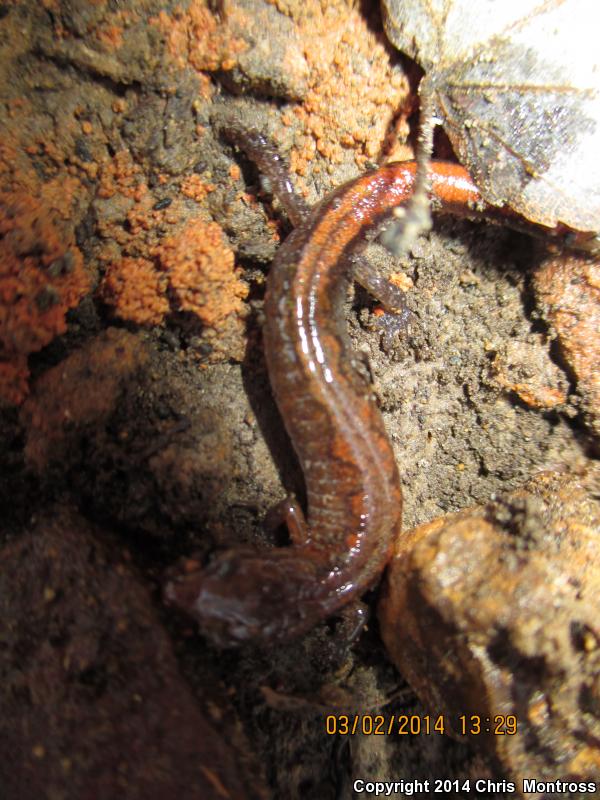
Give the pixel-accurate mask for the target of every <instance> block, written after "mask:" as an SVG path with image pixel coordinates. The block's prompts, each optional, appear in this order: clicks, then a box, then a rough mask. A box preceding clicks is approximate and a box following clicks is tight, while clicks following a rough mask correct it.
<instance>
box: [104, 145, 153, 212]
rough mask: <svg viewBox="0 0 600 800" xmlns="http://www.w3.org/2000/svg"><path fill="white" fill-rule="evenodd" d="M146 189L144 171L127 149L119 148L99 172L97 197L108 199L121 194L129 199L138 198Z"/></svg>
mask: <svg viewBox="0 0 600 800" xmlns="http://www.w3.org/2000/svg"><path fill="white" fill-rule="evenodd" d="M147 191H148V187H147V185H146V181H145V178H144V173H143V170H142V168H141V167H139V166H138V165H137V164H136V163H135V162H134V161H133V159H132V157H131V153H130V152H129V150H120V151H119V152H118V153H115V155H114V157H113V159H112V160H111V161H108V162H107V163H106V164H105V165H104V166H103V168H102V171H101V173H100V183H99V186H98V197H101V198H103V199H108V198H110V197H113V196H114V195H115V194H122V195H123V196H124V197H129V198H130V199H131V200H138V201H139V200H140V199H141V198H142V196H143V195H144V194H146V192H147Z"/></svg>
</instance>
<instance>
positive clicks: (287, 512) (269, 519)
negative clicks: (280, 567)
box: [264, 495, 310, 547]
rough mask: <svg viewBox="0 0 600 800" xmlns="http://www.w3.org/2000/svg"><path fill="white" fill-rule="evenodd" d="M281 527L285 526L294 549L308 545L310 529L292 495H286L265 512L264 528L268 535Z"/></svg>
mask: <svg viewBox="0 0 600 800" xmlns="http://www.w3.org/2000/svg"><path fill="white" fill-rule="evenodd" d="M281 525H285V526H286V528H287V530H288V533H289V535H290V539H291V540H292V544H294V545H296V547H302V546H304V545H307V544H309V542H310V528H309V527H308V523H307V521H306V517H305V516H304V511H302V507H301V506H300V503H299V502H298V500H297V499H296V498H295V497H294V495H288V496H287V497H286V498H285V499H284V500H281V501H280V502H279V503H276V504H275V505H274V506H273V507H272V508H271V509H269V511H268V512H267V515H266V517H265V521H264V527H265V529H266V531H267V532H268V533H273V532H274V531H275V530H276V529H277V528H279V527H280V526H281Z"/></svg>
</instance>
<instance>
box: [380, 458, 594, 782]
mask: <svg viewBox="0 0 600 800" xmlns="http://www.w3.org/2000/svg"><path fill="white" fill-rule="evenodd" d="M599 488H600V467H598V466H597V465H596V466H587V467H585V468H580V469H578V470H573V471H571V472H566V471H565V472H545V473H540V474H538V475H537V476H536V477H535V478H533V479H532V480H531V481H530V482H529V483H528V484H527V485H526V487H525V488H524V489H522V490H519V491H516V492H513V493H511V494H509V495H506V496H505V497H504V498H502V499H497V500H495V501H494V502H490V503H489V504H488V505H486V506H481V507H476V508H472V509H467V510H465V511H463V512H460V513H458V514H453V515H449V516H447V517H442V518H440V519H436V520H434V521H433V522H430V523H427V524H424V525H420V526H419V527H417V528H415V529H413V530H412V531H411V532H409V533H408V534H405V535H404V536H403V537H401V538H400V539H399V541H398V545H397V550H396V554H395V557H394V560H393V562H392V564H391V567H390V569H389V572H388V576H387V582H386V585H385V589H384V592H383V596H382V599H381V602H380V606H379V618H380V623H381V631H382V636H383V639H384V642H385V644H386V646H387V649H388V651H389V654H390V656H391V658H392V660H393V661H394V663H395V664H396V666H397V667H398V669H399V670H400V671H401V672H402V673H403V675H404V676H405V677H406V678H407V680H408V681H409V683H411V685H412V686H413V688H414V689H415V691H416V692H417V694H418V695H419V696H420V698H421V699H422V700H423V701H424V702H425V704H426V705H427V706H428V707H429V708H430V709H431V711H432V713H435V714H444V715H445V716H446V722H447V727H450V728H451V729H452V732H453V733H454V734H455V735H457V736H458V737H460V738H464V737H463V736H462V734H463V732H464V727H463V723H462V722H461V719H460V717H461V716H463V717H464V716H465V715H466V722H465V724H466V727H467V730H468V729H469V726H471V729H472V730H471V733H472V735H471V736H470V738H471V740H472V742H473V743H474V744H476V745H477V746H479V747H481V748H482V749H484V750H485V751H487V753H488V755H490V756H491V759H492V762H493V763H495V765H496V767H499V768H500V770H501V771H502V772H503V774H505V775H506V776H507V777H513V778H515V779H522V778H523V776H526V775H534V776H536V778H538V779H539V780H552V779H556V778H563V777H565V778H566V777H574V778H576V779H583V780H585V779H588V780H589V779H595V780H597V779H598V777H599V776H600V750H599V749H598V741H600V680H599V678H598V675H599V674H600V623H599V622H598V596H599V592H600V560H599V559H598V544H599V541H600V502H599V499H598V498H599V491H598V490H599ZM472 715H473V717H476V718H477V719H471V716H472ZM511 715H512V716H513V717H514V724H516V729H517V730H516V733H515V734H514V735H511V734H510V731H511V730H513V727H512V726H513V720H511V719H510V717H511ZM478 721H479V722H480V725H481V731H480V733H479V734H478V735H477V734H476V733H475V727H476V725H477V722H478ZM474 726H475V727H474ZM495 728H497V729H498V731H499V732H500V733H498V735H496V734H495V733H494V729H495ZM447 732H448V731H447ZM518 785H519V784H518Z"/></svg>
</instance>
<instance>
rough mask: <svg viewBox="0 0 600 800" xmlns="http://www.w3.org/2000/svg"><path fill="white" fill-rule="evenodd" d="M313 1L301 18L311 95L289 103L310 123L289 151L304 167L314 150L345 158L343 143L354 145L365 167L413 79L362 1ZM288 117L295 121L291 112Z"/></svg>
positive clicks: (298, 165)
mask: <svg viewBox="0 0 600 800" xmlns="http://www.w3.org/2000/svg"><path fill="white" fill-rule="evenodd" d="M308 5H309V6H310V13H307V12H306V10H305V9H304V8H303V11H302V13H300V14H298V17H297V26H298V31H299V35H300V38H301V39H302V41H303V42H305V57H306V60H307V62H308V65H309V67H310V76H309V79H308V84H309V88H308V92H307V93H306V96H305V97H304V98H303V99H302V101H300V102H298V103H296V104H294V105H293V106H292V107H291V110H292V113H293V115H294V117H296V118H297V119H298V120H300V122H301V123H302V125H303V127H304V130H305V133H304V134H303V135H301V136H300V137H297V141H296V144H295V146H294V148H293V150H292V153H291V165H292V168H293V170H294V171H295V172H297V173H298V174H299V175H304V174H306V173H307V171H308V165H309V163H310V162H311V161H313V159H314V158H315V155H316V154H317V153H318V154H320V155H321V156H323V157H324V158H325V159H327V161H328V162H334V163H340V162H341V161H342V160H343V158H344V153H343V151H344V150H352V151H354V158H355V161H356V163H357V165H358V166H360V167H363V166H364V165H365V163H366V162H367V161H369V160H374V159H376V158H377V157H378V156H380V154H381V152H382V151H383V149H384V141H385V137H386V133H387V131H388V128H389V126H390V123H391V122H392V120H393V119H394V117H395V116H396V115H397V114H398V109H400V108H402V107H405V106H406V102H407V97H408V94H409V90H408V82H407V80H406V78H405V76H404V74H403V72H402V71H400V70H399V69H398V68H397V67H396V68H394V66H393V64H392V63H391V60H390V53H389V48H388V47H386V44H385V39H384V37H383V34H379V35H378V34H376V33H374V32H373V30H372V29H371V27H370V25H369V23H368V21H367V19H366V18H365V16H364V15H363V14H362V13H361V9H360V7H359V6H356V4H353V3H347V2H345V0H334V2H331V3H327V4H322V3H320V2H318V0H310V2H309V3H308ZM286 120H287V122H288V123H290V122H291V121H292V120H293V116H292V115H291V114H290V113H289V112H287V116H286V117H284V122H285V121H286ZM407 133H408V127H407V125H406V123H405V124H404V130H403V135H404V136H406V134H407Z"/></svg>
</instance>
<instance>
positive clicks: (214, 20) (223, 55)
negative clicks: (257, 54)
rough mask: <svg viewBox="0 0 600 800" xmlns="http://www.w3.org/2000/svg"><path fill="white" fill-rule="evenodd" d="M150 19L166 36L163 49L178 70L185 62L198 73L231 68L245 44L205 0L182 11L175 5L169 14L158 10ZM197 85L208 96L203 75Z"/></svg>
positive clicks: (198, 1)
mask: <svg viewBox="0 0 600 800" xmlns="http://www.w3.org/2000/svg"><path fill="white" fill-rule="evenodd" d="M151 22H152V23H154V24H155V25H157V26H158V28H159V29H160V31H161V32H162V33H163V35H164V36H165V37H166V40H167V52H168V53H169V55H170V56H171V58H172V59H173V62H174V64H175V65H176V66H177V67H178V68H179V69H183V68H184V67H186V66H187V65H190V66H192V67H193V68H194V69H195V70H196V71H197V72H198V73H203V72H205V71H209V72H214V71H215V70H219V69H222V70H228V69H232V68H233V66H234V65H235V56H236V54H238V53H240V52H243V51H244V50H245V49H246V47H247V45H246V43H245V42H244V40H243V39H242V38H241V37H239V36H236V35H234V34H233V33H232V31H231V30H230V28H229V26H228V25H227V24H226V22H225V23H223V22H221V21H220V20H219V19H218V17H216V16H215V15H214V14H213V13H212V11H211V10H210V9H209V7H208V5H207V3H206V2H205V0H192V2H190V3H189V4H188V6H187V8H186V9H185V10H184V9H183V8H182V7H181V6H179V7H178V8H177V9H176V10H175V12H174V14H173V16H171V15H169V14H168V13H167V12H166V11H161V12H160V13H159V14H158V16H157V17H155V18H153V19H152V20H151ZM201 85H202V88H203V89H204V94H205V95H206V96H209V95H210V94H211V93H212V91H211V88H210V82H209V80H208V79H207V78H205V77H204V80H203V81H202V84H201Z"/></svg>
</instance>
